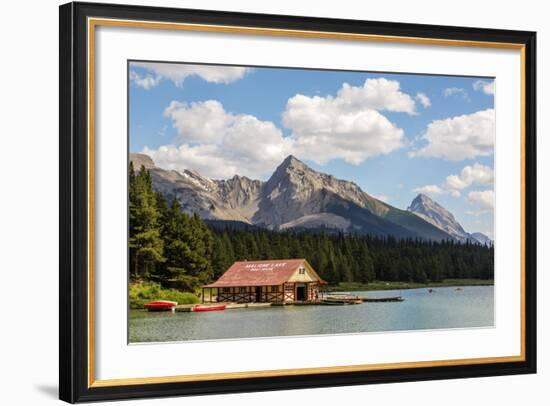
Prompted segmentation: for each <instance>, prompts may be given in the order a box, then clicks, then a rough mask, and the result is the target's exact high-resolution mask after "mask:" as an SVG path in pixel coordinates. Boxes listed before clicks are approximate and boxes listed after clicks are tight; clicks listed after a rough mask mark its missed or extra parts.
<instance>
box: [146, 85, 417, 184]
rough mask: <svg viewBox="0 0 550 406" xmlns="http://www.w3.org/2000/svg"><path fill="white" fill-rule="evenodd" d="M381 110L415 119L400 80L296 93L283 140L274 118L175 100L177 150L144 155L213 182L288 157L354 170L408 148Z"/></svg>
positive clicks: (264, 171)
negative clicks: (348, 166)
mask: <svg viewBox="0 0 550 406" xmlns="http://www.w3.org/2000/svg"><path fill="white" fill-rule="evenodd" d="M379 110H387V111H395V112H404V113H408V114H415V102H414V100H413V99H412V98H411V97H410V96H409V95H407V94H405V93H402V92H401V90H400V88H399V82H396V81H391V80H386V79H383V78H381V79H368V80H366V81H365V83H364V85H363V86H359V87H354V86H350V85H348V84H344V85H342V87H341V88H340V90H339V91H338V93H337V95H336V96H330V95H328V96H326V97H320V96H313V97H309V96H304V95H300V94H298V95H296V96H294V97H292V98H290V99H289V100H288V102H287V106H286V110H285V111H284V113H283V122H284V125H285V126H286V127H287V128H289V129H290V130H291V134H290V135H289V136H286V137H285V136H284V135H283V132H282V131H281V130H280V129H279V128H277V127H276V126H275V125H274V124H273V123H272V122H271V121H262V120H259V119H258V118H256V117H254V116H252V115H247V114H233V113H230V112H227V111H225V109H224V107H223V105H222V104H221V103H220V102H219V101H216V100H207V101H202V102H194V103H182V102H178V101H172V102H171V103H170V105H169V106H168V107H167V108H166V109H165V111H164V115H165V116H166V117H169V118H170V119H171V120H172V125H173V127H174V128H175V129H176V130H177V134H178V137H177V139H176V140H175V141H174V145H165V146H163V147H161V148H158V149H156V150H152V149H149V148H147V149H146V150H144V151H143V152H144V153H147V154H149V155H150V156H151V157H152V158H153V160H155V161H156V162H157V164H158V165H159V166H161V167H165V168H171V169H177V170H183V169H186V168H192V169H197V170H198V171H200V172H201V173H203V174H204V175H206V176H209V177H213V178H226V177H229V176H232V175H233V174H235V173H238V174H241V175H246V176H249V177H252V178H263V177H264V176H266V175H268V174H270V173H271V172H272V171H273V168H274V167H276V166H277V165H278V164H279V163H280V162H281V161H282V160H283V159H284V158H285V157H286V156H287V155H289V154H294V155H296V156H297V157H298V158H300V159H308V160H312V161H314V162H316V163H319V164H324V163H326V162H328V161H330V160H333V159H343V160H345V161H346V162H348V163H351V164H355V165H357V164H360V163H361V162H363V161H364V160H366V159H368V158H370V157H373V156H376V155H382V154H388V153H390V152H392V151H394V150H396V149H398V148H401V147H402V146H403V145H405V141H406V140H405V136H404V132H403V130H402V129H400V128H398V127H397V126H395V125H394V124H393V123H392V122H391V121H389V120H388V119H387V118H386V117H385V116H384V115H382V114H381V113H380V112H379Z"/></svg>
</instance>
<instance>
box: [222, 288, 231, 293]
mask: <svg viewBox="0 0 550 406" xmlns="http://www.w3.org/2000/svg"><path fill="white" fill-rule="evenodd" d="M229 291H230V289H229V288H222V292H223V293H229Z"/></svg>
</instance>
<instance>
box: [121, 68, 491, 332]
mask: <svg viewBox="0 0 550 406" xmlns="http://www.w3.org/2000/svg"><path fill="white" fill-rule="evenodd" d="M494 93H495V81H494V79H493V78H490V77H465V76H446V75H430V74H407V73H391V72H359V71H338V70H318V69H302V68H280V67H248V66H226V65H206V64H191V63H172V62H159V61H155V62H149V61H130V62H128V112H129V113H128V114H129V117H128V123H129V166H128V168H129V172H128V214H129V224H128V232H129V244H128V278H129V284H128V288H129V292H128V295H129V307H130V310H129V342H130V343H142V342H167V341H189V340H220V339H237V338H241V339H242V338H254V337H284V336H297V335H319V334H349V333H368V332H391V331H403V330H419V329H425V330H429V329H449V328H473V327H492V326H493V325H494V298H493V285H494V258H493V253H494V248H493V246H494V241H493V239H494V233H493V228H494V213H493V212H494V205H495V204H494V177H495V174H494V147H495V108H494Z"/></svg>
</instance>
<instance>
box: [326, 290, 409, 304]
mask: <svg viewBox="0 0 550 406" xmlns="http://www.w3.org/2000/svg"><path fill="white" fill-rule="evenodd" d="M404 300H405V299H403V297H402V296H386V297H368V296H358V295H352V294H350V293H347V292H335V293H327V294H324V295H323V296H322V297H321V301H322V302H323V301H324V302H330V301H333V302H346V303H365V302H371V303H381V302H402V301H404Z"/></svg>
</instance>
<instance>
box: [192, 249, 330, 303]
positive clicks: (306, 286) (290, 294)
mask: <svg viewBox="0 0 550 406" xmlns="http://www.w3.org/2000/svg"><path fill="white" fill-rule="evenodd" d="M325 283H326V282H325V281H323V280H322V279H321V278H320V277H319V275H317V273H316V272H315V270H314V269H313V268H312V267H311V265H310V264H309V263H308V262H307V261H306V260H305V259H279V260H269V261H238V262H235V263H234V264H233V265H231V266H230V267H229V269H228V270H227V271H226V272H225V273H224V274H223V275H222V276H221V277H220V278H219V279H218V280H217V281H216V282H214V283H211V284H209V285H204V286H203V287H202V298H203V303H204V299H205V292H206V289H208V290H209V293H210V294H209V295H208V297H209V301H210V302H234V303H250V302H280V303H282V302H311V301H318V300H319V288H320V285H322V284H325Z"/></svg>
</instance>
